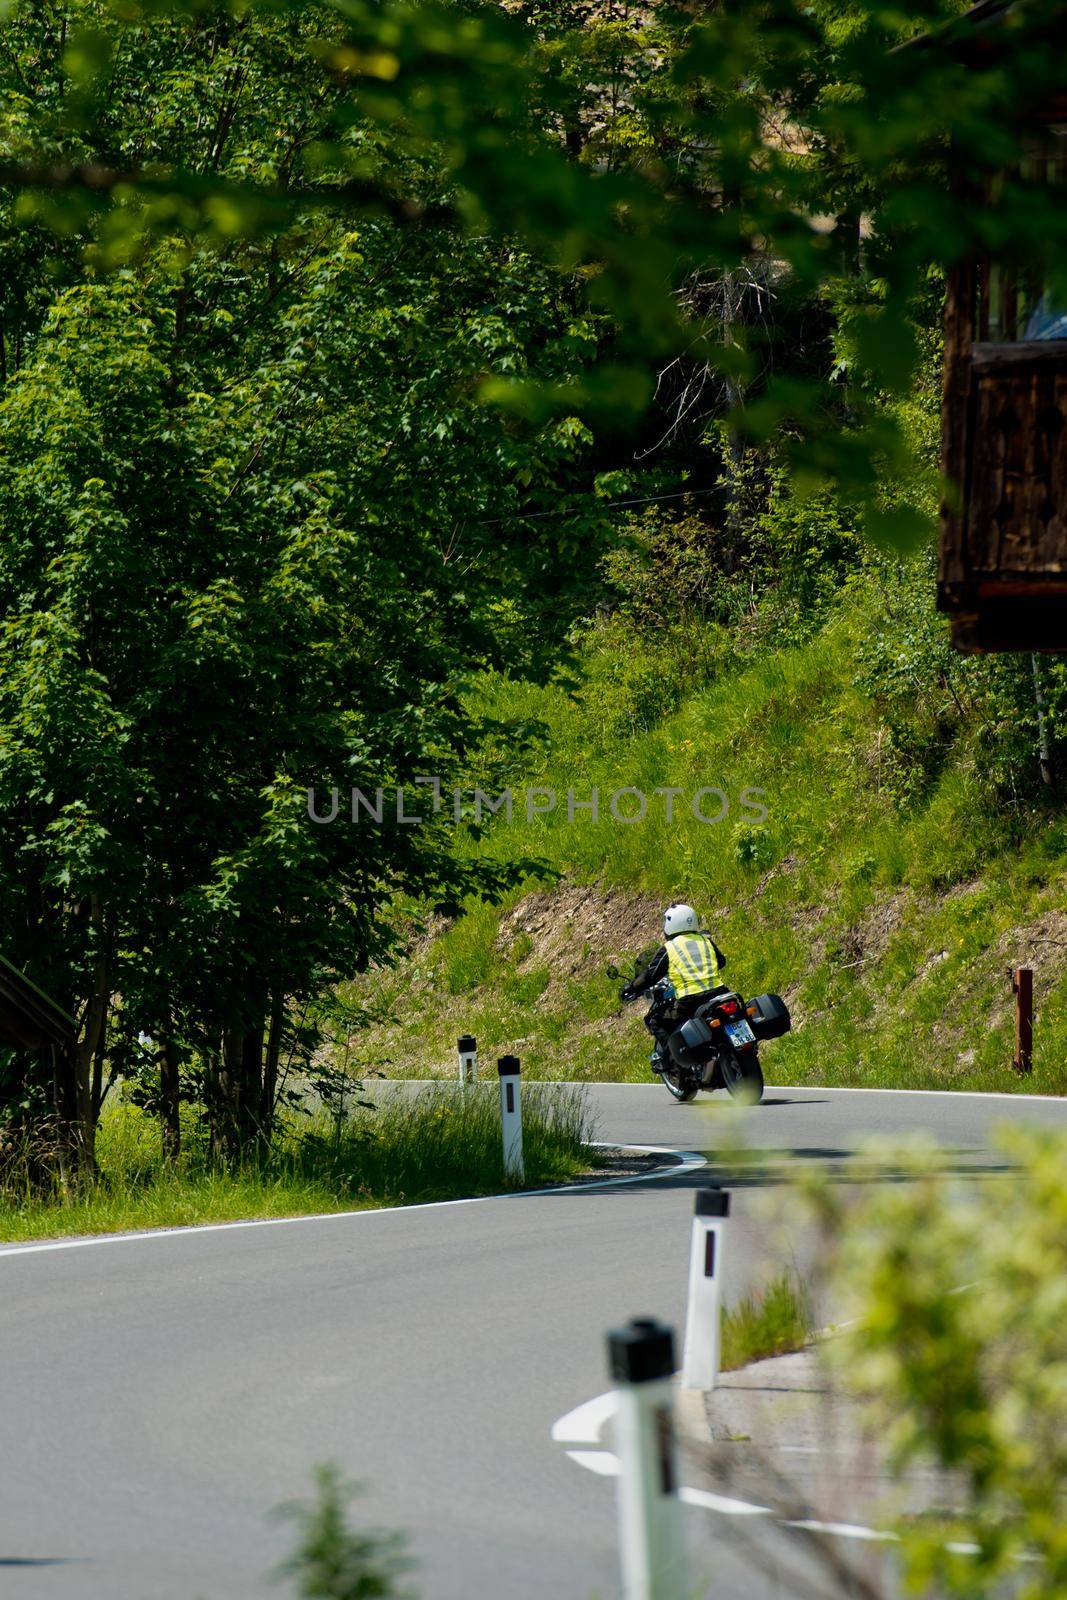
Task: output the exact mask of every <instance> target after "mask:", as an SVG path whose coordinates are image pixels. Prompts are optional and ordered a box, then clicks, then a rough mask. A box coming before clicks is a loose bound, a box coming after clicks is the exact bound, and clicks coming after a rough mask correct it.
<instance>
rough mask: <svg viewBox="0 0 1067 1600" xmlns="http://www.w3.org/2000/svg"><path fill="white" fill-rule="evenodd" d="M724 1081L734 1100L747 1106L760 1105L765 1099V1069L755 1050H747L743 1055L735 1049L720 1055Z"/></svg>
mask: <svg viewBox="0 0 1067 1600" xmlns="http://www.w3.org/2000/svg"><path fill="white" fill-rule="evenodd" d="M719 1068H720V1070H721V1072H722V1081H723V1083H725V1085H726V1087H727V1089H728V1090H729V1092H730V1098H731V1099H732V1100H740V1101H741V1103H742V1104H743V1105H746V1106H758V1105H759V1103H760V1101H761V1100H762V1099H763V1069H762V1067H761V1066H760V1064H759V1056H758V1055H757V1054H756V1052H755V1050H754V1049H753V1050H746V1051H745V1053H744V1055H743V1056H735V1055H734V1053H733V1051H732V1050H730V1051H723V1053H722V1055H721V1056H720V1057H719Z"/></svg>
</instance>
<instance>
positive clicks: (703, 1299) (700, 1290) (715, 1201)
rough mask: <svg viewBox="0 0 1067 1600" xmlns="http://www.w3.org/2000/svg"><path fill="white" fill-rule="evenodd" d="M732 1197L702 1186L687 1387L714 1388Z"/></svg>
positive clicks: (693, 1254) (692, 1262)
mask: <svg viewBox="0 0 1067 1600" xmlns="http://www.w3.org/2000/svg"><path fill="white" fill-rule="evenodd" d="M729 1215H730V1196H729V1194H728V1193H727V1191H726V1190H725V1189H713V1188H710V1187H709V1188H706V1189H698V1190H697V1196H696V1204H695V1205H694V1207H693V1232H692V1236H691V1239H690V1245H689V1306H688V1310H687V1311H686V1317H685V1353H684V1355H683V1357H682V1387H683V1388H684V1389H714V1387H715V1385H716V1384H717V1383H718V1381H719V1352H720V1346H721V1342H722V1290H721V1283H722V1249H723V1243H724V1238H725V1233H726V1219H727V1217H728V1216H729Z"/></svg>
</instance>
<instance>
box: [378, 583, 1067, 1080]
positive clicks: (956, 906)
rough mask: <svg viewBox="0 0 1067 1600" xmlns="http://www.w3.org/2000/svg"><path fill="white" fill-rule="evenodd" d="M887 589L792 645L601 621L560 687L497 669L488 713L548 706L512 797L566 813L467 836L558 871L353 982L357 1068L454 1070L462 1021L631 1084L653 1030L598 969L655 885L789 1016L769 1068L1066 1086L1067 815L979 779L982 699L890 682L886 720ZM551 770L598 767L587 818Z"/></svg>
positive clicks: (634, 938)
mask: <svg viewBox="0 0 1067 1600" xmlns="http://www.w3.org/2000/svg"><path fill="white" fill-rule="evenodd" d="M885 604H886V597H885V594H884V592H881V591H880V590H879V589H878V587H877V585H876V584H874V583H873V582H872V581H868V582H866V583H860V584H857V585H856V586H855V587H854V589H853V590H852V591H851V592H849V593H846V594H845V596H844V597H843V598H842V600H841V601H840V603H839V604H838V606H837V608H836V610H835V612H834V613H833V614H832V615H831V616H830V618H829V620H828V621H827V623H826V625H825V626H824V627H823V628H822V630H821V631H820V632H818V633H817V634H816V635H815V636H814V637H812V638H810V639H809V640H807V641H806V642H801V643H797V644H794V645H791V646H788V647H786V648H781V649H768V648H767V647H766V646H764V647H763V649H762V652H761V651H760V650H755V649H753V650H751V651H749V652H747V653H746V652H744V651H743V649H739V645H738V639H737V637H736V636H735V637H734V638H733V639H731V638H730V637H729V636H728V635H726V634H725V633H722V634H717V633H715V632H714V631H710V630H709V632H708V633H707V635H706V636H705V637H704V638H703V639H702V640H701V641H699V648H700V653H701V659H700V660H699V661H695V660H692V659H684V658H683V659H677V660H673V661H672V660H671V659H669V658H668V657H667V656H666V655H665V654H664V652H663V650H662V648H661V649H660V650H659V651H658V652H654V651H653V650H652V649H651V648H647V647H645V646H644V645H643V644H642V642H641V639H640V636H638V635H636V634H634V633H633V632H632V631H630V632H628V631H627V630H626V628H625V626H624V625H622V624H619V623H616V622H609V623H607V624H606V625H602V626H600V627H599V628H598V629H595V630H593V631H592V632H591V634H590V636H589V639H588V641H587V643H586V646H585V648H584V651H583V657H582V665H583V670H584V682H583V684H582V687H581V689H580V691H579V693H578V694H577V696H572V695H569V694H568V693H567V692H565V690H564V689H562V688H548V689H536V688H531V687H528V686H523V685H519V684H515V683H511V682H509V681H507V680H504V679H500V678H495V679H491V680H488V681H487V682H486V683H485V684H484V685H483V687H482V691H481V692H482V696H483V699H484V701H485V703H487V704H488V705H489V706H491V708H492V709H493V711H494V712H495V713H497V714H498V715H500V716H502V717H506V716H519V717H524V718H528V719H535V718H536V719H541V720H542V721H543V722H544V723H546V724H547V726H548V730H549V732H548V738H547V739H546V740H545V741H544V743H543V744H542V746H541V748H540V751H539V754H538V756H537V758H536V760H534V761H533V762H532V764H531V765H530V768H529V770H528V771H527V772H525V773H524V774H522V775H521V776H520V777H516V778H515V779H514V780H513V782H514V784H515V787H516V790H517V791H518V790H519V789H520V788H521V787H522V786H524V785H526V784H535V785H544V786H547V787H552V788H554V789H555V790H556V791H557V792H558V794H559V795H560V807H559V809H557V811H556V812H555V813H553V814H551V815H549V816H547V817H543V818H536V819H535V820H534V821H533V822H532V823H527V821H526V819H525V817H524V816H520V814H519V812H518V811H517V813H516V817H515V821H514V823H513V824H512V825H511V826H510V827H509V826H507V825H506V823H505V822H504V820H503V818H499V819H497V820H496V821H495V822H494V823H493V825H492V828H491V829H490V831H489V834H488V837H487V839H486V840H484V841H483V842H482V843H481V844H480V845H478V846H476V848H481V849H485V850H488V851H491V852H493V853H494V854H496V855H498V856H511V857H516V856H521V855H528V856H535V857H540V858H542V859H544V860H545V861H546V862H547V863H548V864H549V865H550V866H551V867H552V868H553V869H555V871H556V872H558V873H559V874H560V875H561V877H560V881H559V882H558V883H557V885H556V886H555V887H554V888H553V887H548V888H546V887H545V886H544V885H541V884H538V883H536V882H535V881H533V880H531V881H528V882H527V883H526V884H525V885H523V886H522V888H521V889H519V890H517V891H516V892H514V893H513V894H512V895H511V896H510V898H509V899H508V900H507V901H506V902H505V904H504V905H502V906H496V907H492V906H484V905H481V904H477V903H474V904H472V905H471V906H470V907H469V909H468V910H467V913H466V914H465V915H464V916H462V917H461V918H460V919H458V920H457V921H456V922H454V923H452V924H451V925H450V926H448V927H446V928H442V929H439V930H437V931H436V936H435V937H432V938H424V939H422V940H421V941H419V942H417V943H416V945H415V947H414V949H413V952H412V954H411V957H410V959H408V960H407V961H405V962H404V963H403V964H402V965H401V966H399V967H398V968H396V969H395V970H393V971H390V972H386V973H377V974H372V975H371V976H370V977H369V978H368V979H366V980H362V983H363V992H369V991H370V989H372V988H373V990H374V991H375V992H376V996H377V999H378V1000H379V1001H380V1002H382V1003H384V1005H385V1006H386V1007H387V1009H388V1010H389V1011H390V1012H391V1014H392V1016H393V1017H394V1018H395V1020H394V1021H393V1022H391V1023H389V1024H386V1025H383V1026H379V1027H378V1028H376V1029H375V1030H373V1031H372V1032H371V1033H369V1034H367V1035H363V1036H362V1037H360V1036H357V1041H356V1042H357V1045H358V1048H357V1050H356V1052H355V1059H356V1060H357V1061H358V1063H359V1064H360V1066H362V1068H363V1069H365V1070H367V1069H371V1070H372V1069H381V1070H384V1071H386V1072H388V1073H396V1074H404V1075H416V1076H425V1075H427V1074H428V1073H433V1072H450V1071H452V1070H453V1054H452V1053H453V1049H454V1041H455V1037H456V1035H457V1034H458V1033H460V1032H463V1031H468V1030H469V1031H471V1032H473V1033H475V1034H476V1035H477V1036H478V1038H479V1040H480V1041H482V1043H483V1046H484V1048H485V1050H486V1052H487V1053H490V1052H491V1053H492V1054H493V1055H495V1054H496V1053H497V1052H498V1051H503V1050H512V1051H515V1052H517V1053H518V1054H519V1055H520V1056H521V1057H522V1059H523V1064H524V1070H525V1071H527V1072H528V1073H530V1074H532V1075H537V1076H543V1077H547V1078H585V1079H611V1078H623V1079H627V1078H636V1079H641V1078H643V1077H644V1076H645V1074H646V1063H647V1054H648V1042H647V1037H646V1035H645V1032H644V1029H643V1028H642V1027H641V1025H640V1020H639V1016H638V1015H637V1014H636V1010H635V1009H629V1010H627V1011H626V1012H625V1013H623V1011H622V1010H621V1008H620V1006H619V1003H618V1000H617V988H618V985H617V984H613V983H612V982H610V981H609V980H608V979H607V978H606V977H605V975H604V967H605V965H606V964H607V963H608V962H610V961H612V960H618V959H619V958H621V957H624V956H626V955H627V954H630V955H632V954H633V953H634V952H635V951H636V950H638V949H639V948H641V947H642V946H645V945H649V944H652V943H654V942H655V940H656V937H657V933H658V928H659V916H660V911H661V908H662V906H663V904H664V903H665V902H666V901H668V900H670V899H673V898H682V897H684V898H686V899H690V900H692V901H693V902H694V903H695V904H696V905H697V906H698V907H699V908H700V909H701V910H702V912H703V913H704V914H705V915H706V917H707V920H708V924H709V926H710V927H711V928H712V929H713V931H714V933H715V935H716V937H717V939H718V940H719V943H720V944H721V945H722V946H723V948H724V949H725V950H726V952H727V954H728V958H729V973H728V975H729V977H730V978H731V979H732V981H734V982H735V983H736V984H738V985H739V986H740V987H741V988H742V989H743V990H745V991H746V992H747V993H750V994H751V993H755V992H758V991H760V990H764V989H771V990H776V991H778V992H781V993H783V994H784V995H785V997H786V999H787V1001H788V1002H789V1004H790V1006H791V1008H792V1010H793V1013H794V1020H795V1024H796V1026H795V1031H794V1032H793V1033H792V1034H791V1035H790V1036H789V1037H788V1038H786V1039H783V1040H781V1041H778V1042H777V1043H775V1044H772V1045H770V1046H768V1047H767V1049H766V1051H765V1062H764V1064H765V1069H766V1071H767V1073H768V1077H769V1079H770V1081H772V1082H773V1081H777V1082H782V1083H784V1082H788V1083H794V1084H801V1083H822V1084H840V1085H848V1084H851V1085H867V1086H875V1085H886V1086H895V1087H908V1088H959V1089H997V1090H1020V1089H1024V1088H1025V1089H1028V1090H1032V1091H1045V1092H1056V1093H1059V1092H1062V1091H1064V1090H1065V1089H1067V960H1065V956H1067V909H1065V908H1067V893H1065V891H1067V858H1065V845H1067V818H1065V815H1064V812H1063V809H1062V807H1061V808H1060V810H1059V812H1058V813H1057V812H1056V811H1054V810H1052V809H1048V810H1046V811H1045V812H1044V813H1041V812H1039V811H1038V810H1036V809H1034V808H1033V807H1031V808H1029V809H1027V808H1026V807H1024V806H1021V805H1020V806H1015V807H1012V806H1010V805H1007V804H1005V803H1004V802H1003V797H1002V796H1001V797H999V798H998V797H997V796H995V795H994V793H993V791H992V786H991V783H990V779H989V773H988V770H987V765H986V755H985V749H984V746H983V733H982V731H981V716H980V715H979V713H981V715H983V716H985V717H986V719H987V721H986V726H987V727H988V706H985V707H972V706H970V705H968V704H967V703H961V705H960V707H959V710H958V711H957V708H956V707H955V706H953V704H952V703H951V702H949V701H948V697H947V695H946V696H941V697H940V702H941V703H939V704H936V705H935V704H933V703H931V702H930V701H928V700H927V699H925V698H923V697H916V698H915V700H914V703H913V704H911V705H907V704H905V705H904V709H903V723H902V721H901V718H902V712H901V702H900V698H899V695H898V697H897V700H896V702H895V703H894V706H893V707H892V708H891V712H887V707H886V703H885V700H884V697H883V696H882V694H881V692H880V686H879V684H878V682H877V681H874V682H872V681H870V673H869V670H868V669H867V668H866V667H865V657H864V652H865V646H866V642H867V640H868V639H869V637H870V635H871V633H872V630H874V629H876V628H878V627H881V626H884V617H883V616H882V615H881V610H882V608H884V606H885ZM865 674H866V675H865ZM690 685H693V687H690ZM964 692H965V693H966V689H965V690H964ZM946 726H947V727H948V729H949V731H948V732H947V733H946ZM667 784H670V785H674V786H676V787H680V788H684V789H685V791H686V798H685V799H684V800H683V801H681V802H679V803H678V813H677V819H676V821H675V822H674V824H673V825H671V824H669V823H668V822H667V821H666V819H665V815H664V807H663V802H662V801H660V800H658V799H655V798H654V797H653V791H654V790H655V788H656V787H657V786H658V785H667ZM712 784H714V785H717V786H719V787H720V788H722V789H724V790H725V791H726V792H727V794H728V795H729V797H730V800H731V810H730V813H729V814H728V815H727V817H726V818H725V819H724V820H723V821H722V822H720V823H718V824H714V825H704V824H701V823H699V822H697V821H695V820H694V819H693V818H692V816H691V815H690V814H689V811H688V806H687V803H686V802H687V799H688V797H689V796H690V795H691V794H692V793H693V792H694V791H695V790H697V789H698V788H700V787H701V786H703V785H712ZM569 786H570V787H573V788H574V790H575V791H576V798H577V799H579V800H586V799H588V798H589V794H590V791H591V789H592V788H593V787H594V786H597V787H599V789H600V791H601V814H600V817H599V819H598V820H593V818H592V817H591V815H590V813H589V812H588V811H578V812H577V813H576V814H575V819H574V821H573V822H572V823H570V824H568V822H567V819H566V815H565V795H566V791H567V788H568V787H569ZM622 786H631V787H635V788H639V789H641V790H642V791H643V792H644V793H646V794H647V795H648V796H649V797H650V803H649V809H648V814H647V816H646V817H645V819H644V820H643V821H640V822H636V823H633V824H630V825H626V824H622V823H619V822H616V821H613V820H612V819H611V817H610V815H609V814H608V807H607V799H608V796H609V795H610V793H611V792H612V791H613V790H616V789H618V788H620V787H622ZM746 787H758V788H761V789H763V790H765V791H766V804H767V806H768V808H769V817H768V820H767V821H766V823H764V824H763V825H761V826H758V825H754V824H752V823H750V822H746V821H744V820H742V819H741V817H740V813H739V805H738V797H739V793H740V791H741V790H742V789H744V788H746ZM631 803H633V802H631ZM715 805H716V802H715V801H714V800H713V799H712V800H710V801H708V802H706V806H707V808H708V809H709V810H714V808H715ZM620 964H621V963H620ZM1015 965H1032V966H1033V967H1034V969H1035V995H1036V1002H1037V1006H1038V1020H1037V1031H1036V1048H1035V1067H1034V1073H1033V1076H1032V1077H1031V1078H1030V1079H1029V1080H1027V1082H1026V1083H1025V1084H1024V1083H1022V1082H1020V1080H1018V1079H1017V1078H1016V1077H1015V1076H1014V1075H1013V1073H1012V1072H1011V1069H1010V1061H1011V1057H1012V1017H1011V1004H1012V1002H1011V996H1010V988H1009V983H1008V969H1009V967H1012V966H1015ZM359 992H360V989H359V986H357V988H356V993H357V995H358V994H359Z"/></svg>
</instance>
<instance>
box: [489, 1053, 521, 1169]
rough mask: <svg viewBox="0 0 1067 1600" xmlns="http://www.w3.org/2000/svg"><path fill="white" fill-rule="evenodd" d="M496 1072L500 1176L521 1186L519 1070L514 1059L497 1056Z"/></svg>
mask: <svg viewBox="0 0 1067 1600" xmlns="http://www.w3.org/2000/svg"><path fill="white" fill-rule="evenodd" d="M496 1070H497V1072H498V1073H499V1074H500V1134H501V1138H502V1139H503V1141H504V1174H505V1176H506V1177H508V1178H513V1179H514V1180H515V1181H516V1182H518V1183H521V1182H522V1180H523V1177H524V1176H525V1167H524V1166H523V1160H522V1092H521V1088H520V1073H521V1071H522V1069H521V1067H520V1066H519V1058H518V1056H501V1057H500V1059H499V1060H498V1061H497V1064H496Z"/></svg>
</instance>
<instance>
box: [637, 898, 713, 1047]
mask: <svg viewBox="0 0 1067 1600" xmlns="http://www.w3.org/2000/svg"><path fill="white" fill-rule="evenodd" d="M725 965H726V957H725V956H724V955H723V953H722V951H721V950H720V949H719V947H718V945H717V944H716V943H715V940H714V939H713V938H712V937H711V935H710V934H709V933H706V932H704V931H703V930H702V929H701V927H700V919H699V917H698V916H697V914H696V912H695V911H694V910H693V907H692V906H689V905H685V904H683V903H681V902H676V903H675V904H673V905H669V906H668V907H667V909H666V911H665V912H664V913H663V944H662V945H661V946H660V948H659V949H658V950H657V951H656V953H655V955H654V956H653V957H652V959H651V961H649V962H648V964H647V966H646V967H645V969H644V971H643V972H641V973H639V974H638V975H637V977H635V978H632V979H631V980H630V982H629V983H628V984H626V986H625V987H624V988H623V990H622V992H621V996H620V998H621V999H623V1000H636V999H637V997H638V995H642V994H645V993H646V992H647V991H648V990H649V989H651V988H652V987H653V985H654V984H657V983H660V982H661V981H662V980H663V979H664V978H666V979H667V980H668V981H669V982H670V985H671V988H672V990H673V995H672V998H671V1000H670V1003H669V1004H667V1005H664V1006H659V1007H656V1008H655V1009H654V1010H653V1012H652V1013H651V1014H650V1015H649V1016H648V1017H647V1018H646V1025H647V1026H648V1029H649V1031H650V1032H651V1033H652V1035H653V1037H654V1038H655V1040H656V1048H655V1050H654V1051H653V1052H652V1063H651V1064H652V1071H653V1072H663V1071H664V1069H665V1067H666V1066H667V1064H668V1062H669V1055H668V1051H667V1040H668V1039H669V1038H670V1036H671V1034H672V1033H673V1032H674V1030H675V1028H677V1027H679V1026H680V1025H681V1024H682V1023H683V1022H685V1021H687V1020H688V1018H689V1017H691V1016H692V1015H693V1013H694V1012H695V1011H696V1010H697V1008H698V1007H699V1006H701V1005H702V1004H703V1003H704V1001H705V1000H706V999H707V998H708V996H709V995H710V994H713V993H715V992H716V991H718V990H720V989H721V988H722V984H721V983H720V981H719V979H720V974H721V973H722V970H723V968H724V967H725Z"/></svg>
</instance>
